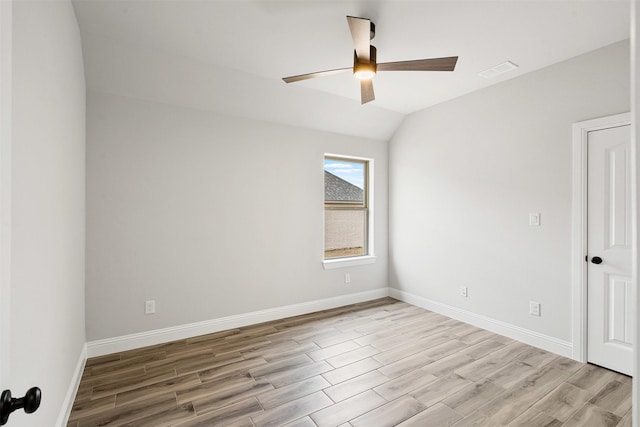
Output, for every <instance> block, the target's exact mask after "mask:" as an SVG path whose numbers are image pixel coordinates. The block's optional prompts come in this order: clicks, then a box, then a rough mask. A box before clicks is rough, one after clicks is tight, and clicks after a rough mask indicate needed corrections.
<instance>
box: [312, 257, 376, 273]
mask: <svg viewBox="0 0 640 427" xmlns="http://www.w3.org/2000/svg"><path fill="white" fill-rule="evenodd" d="M374 262H376V257H375V255H365V256H359V257H351V258H340V259H330V260H324V261H322V266H323V267H324V269H325V270H333V269H335V268H345V267H355V266H358V265H365V264H373V263H374Z"/></svg>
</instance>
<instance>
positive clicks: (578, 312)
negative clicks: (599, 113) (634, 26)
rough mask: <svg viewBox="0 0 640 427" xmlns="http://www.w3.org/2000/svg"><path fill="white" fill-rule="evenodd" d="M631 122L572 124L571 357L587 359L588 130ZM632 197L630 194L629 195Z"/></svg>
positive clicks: (616, 118) (618, 117)
mask: <svg viewBox="0 0 640 427" xmlns="http://www.w3.org/2000/svg"><path fill="white" fill-rule="evenodd" d="M626 125H631V113H622V114H615V115H613V116H606V117H600V118H597V119H592V120H585V121H582V122H577V123H574V124H573V146H572V168H571V173H572V176H571V187H572V188H571V190H572V191H571V193H572V200H571V216H572V218H571V227H572V229H571V236H572V237H571V240H572V242H571V266H572V268H571V282H572V283H571V294H572V301H571V306H572V310H571V335H572V340H571V341H572V344H573V346H572V357H573V359H575V360H577V361H579V362H582V363H586V362H587V263H586V262H585V261H584V260H585V256H587V190H588V188H587V177H588V175H587V172H588V171H587V153H588V147H587V143H588V137H589V132H593V131H596V130H602V129H609V128H612V127H619V126H626ZM632 197H633V196H632Z"/></svg>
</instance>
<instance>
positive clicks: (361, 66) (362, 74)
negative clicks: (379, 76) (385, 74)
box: [353, 46, 378, 80]
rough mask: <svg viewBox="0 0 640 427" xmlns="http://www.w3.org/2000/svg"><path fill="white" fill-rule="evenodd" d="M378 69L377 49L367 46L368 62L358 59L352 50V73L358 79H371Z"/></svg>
mask: <svg viewBox="0 0 640 427" xmlns="http://www.w3.org/2000/svg"><path fill="white" fill-rule="evenodd" d="M377 71H378V62H377V49H376V47H375V46H369V62H365V61H360V59H359V58H358V55H357V54H356V52H355V51H353V75H354V76H356V78H358V79H360V80H368V79H371V78H372V77H373V76H374V75H375V74H376V72H377Z"/></svg>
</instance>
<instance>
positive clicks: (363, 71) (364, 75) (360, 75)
mask: <svg viewBox="0 0 640 427" xmlns="http://www.w3.org/2000/svg"><path fill="white" fill-rule="evenodd" d="M371 65H372V64H358V65H356V66H355V67H353V76H354V77H355V78H356V79H358V80H371V79H372V78H373V76H375V75H376V70H375V67H372V66H371Z"/></svg>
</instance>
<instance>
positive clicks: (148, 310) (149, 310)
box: [144, 299, 156, 314]
mask: <svg viewBox="0 0 640 427" xmlns="http://www.w3.org/2000/svg"><path fill="white" fill-rule="evenodd" d="M155 312H156V300H153V299H150V300H148V301H145V302H144V314H153V313H155Z"/></svg>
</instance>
